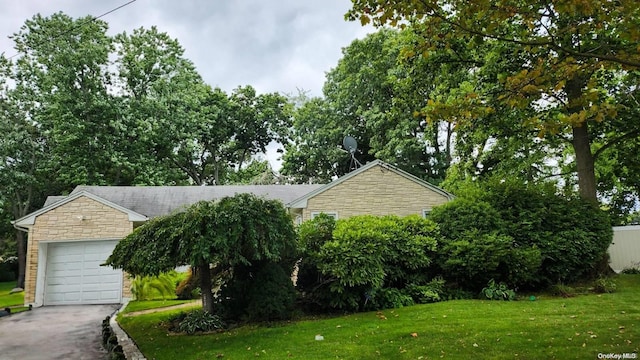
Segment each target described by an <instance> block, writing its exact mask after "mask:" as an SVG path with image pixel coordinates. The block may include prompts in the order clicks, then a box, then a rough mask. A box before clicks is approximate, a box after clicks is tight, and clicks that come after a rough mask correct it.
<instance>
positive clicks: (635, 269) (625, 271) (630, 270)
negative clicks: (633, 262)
mask: <svg viewBox="0 0 640 360" xmlns="http://www.w3.org/2000/svg"><path fill="white" fill-rule="evenodd" d="M622 273H623V274H630V275H637V274H640V267H638V266H636V267H628V268H624V269H622Z"/></svg>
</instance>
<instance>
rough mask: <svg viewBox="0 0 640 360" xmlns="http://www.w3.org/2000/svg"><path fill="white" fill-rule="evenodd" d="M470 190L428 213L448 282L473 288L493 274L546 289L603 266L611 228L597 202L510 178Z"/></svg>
mask: <svg viewBox="0 0 640 360" xmlns="http://www.w3.org/2000/svg"><path fill="white" fill-rule="evenodd" d="M473 194H474V197H473V198H468V199H465V198H457V199H455V200H453V201H452V202H450V203H448V204H446V205H443V206H441V207H438V208H436V209H434V210H433V211H432V212H431V215H430V218H431V219H432V220H434V221H435V222H437V223H438V224H439V226H440V228H441V233H442V234H443V239H442V246H441V247H440V249H439V254H440V256H439V257H438V259H440V260H439V261H438V265H439V266H440V267H441V270H442V272H443V274H444V275H445V279H447V280H448V281H460V282H461V285H463V286H464V287H472V288H473V287H476V288H477V287H478V286H479V284H484V283H486V280H487V278H489V277H491V278H494V279H495V280H496V281H499V282H505V283H507V284H509V285H510V286H513V287H522V288H546V287H548V286H550V285H551V284H556V283H560V282H562V283H571V282H575V281H577V280H581V279H585V278H588V277H591V276H594V274H597V273H598V272H599V271H600V270H601V265H602V264H603V262H604V259H605V256H606V252H607V248H608V247H609V244H610V243H611V240H612V237H613V233H612V229H611V225H610V223H609V218H608V216H607V214H606V213H605V212H603V211H602V210H600V209H599V208H598V207H597V206H596V205H595V204H592V203H591V202H589V201H585V200H582V199H580V198H577V197H575V198H574V197H561V196H558V195H557V194H556V193H555V189H554V188H552V187H547V186H533V185H522V184H518V183H514V182H509V181H507V182H496V183H490V184H488V185H485V186H484V187H483V191H476V192H473ZM474 253H475V254H474ZM481 254H482V255H481ZM483 258H484V259H485V261H486V264H485V266H484V268H483V266H482V259H483ZM462 259H464V260H462ZM452 276H455V277H454V278H452Z"/></svg>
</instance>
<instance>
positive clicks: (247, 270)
mask: <svg viewBox="0 0 640 360" xmlns="http://www.w3.org/2000/svg"><path fill="white" fill-rule="evenodd" d="M219 299H220V303H219V307H220V309H221V314H222V315H223V316H224V317H225V318H227V319H230V320H244V321H272V320H284V319H289V318H290V317H291V315H292V313H293V309H294V303H295V299H296V292H295V288H294V287H293V283H292V281H291V275H290V274H287V273H286V272H285V269H284V267H283V266H282V265H281V264H278V263H275V262H271V261H264V262H255V263H254V264H253V265H252V266H236V267H235V268H234V270H233V275H232V277H231V278H230V279H229V280H228V281H227V282H226V284H225V285H224V286H223V287H222V289H221V291H220V297H219Z"/></svg>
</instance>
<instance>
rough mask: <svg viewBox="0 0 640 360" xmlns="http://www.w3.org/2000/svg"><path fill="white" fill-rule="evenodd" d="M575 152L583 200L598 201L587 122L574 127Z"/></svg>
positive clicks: (573, 142)
mask: <svg viewBox="0 0 640 360" xmlns="http://www.w3.org/2000/svg"><path fill="white" fill-rule="evenodd" d="M572 130H573V141H572V144H573V151H574V152H575V154H576V168H577V170H578V188H579V191H580V196H581V197H582V198H583V199H587V200H593V201H598V198H597V195H596V172H595V164H594V159H593V154H592V153H591V141H590V140H589V127H588V125H587V122H586V121H585V122H584V123H582V125H580V126H573V128H572Z"/></svg>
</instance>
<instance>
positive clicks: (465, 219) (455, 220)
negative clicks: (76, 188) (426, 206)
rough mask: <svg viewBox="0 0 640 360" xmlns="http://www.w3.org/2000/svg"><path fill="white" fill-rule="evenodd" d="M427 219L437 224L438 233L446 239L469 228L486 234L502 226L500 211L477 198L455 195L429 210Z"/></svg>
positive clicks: (460, 235) (454, 237) (459, 235)
mask: <svg viewBox="0 0 640 360" xmlns="http://www.w3.org/2000/svg"><path fill="white" fill-rule="evenodd" d="M429 219H431V220H432V221H434V222H435V223H437V224H438V226H439V228H440V234H442V236H443V237H445V238H447V239H459V238H461V237H462V236H463V233H465V232H466V231H468V230H469V229H474V230H476V231H477V232H478V233H479V234H486V233H491V232H494V231H496V230H498V229H501V228H502V227H503V226H504V225H503V223H502V219H501V218H500V213H499V212H498V211H497V210H496V209H495V208H494V207H492V206H491V204H489V203H488V202H486V201H482V200H481V199H479V198H467V197H457V198H456V199H455V200H454V201H450V202H448V203H446V204H444V205H440V206H438V207H435V208H434V209H433V210H431V213H429Z"/></svg>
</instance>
